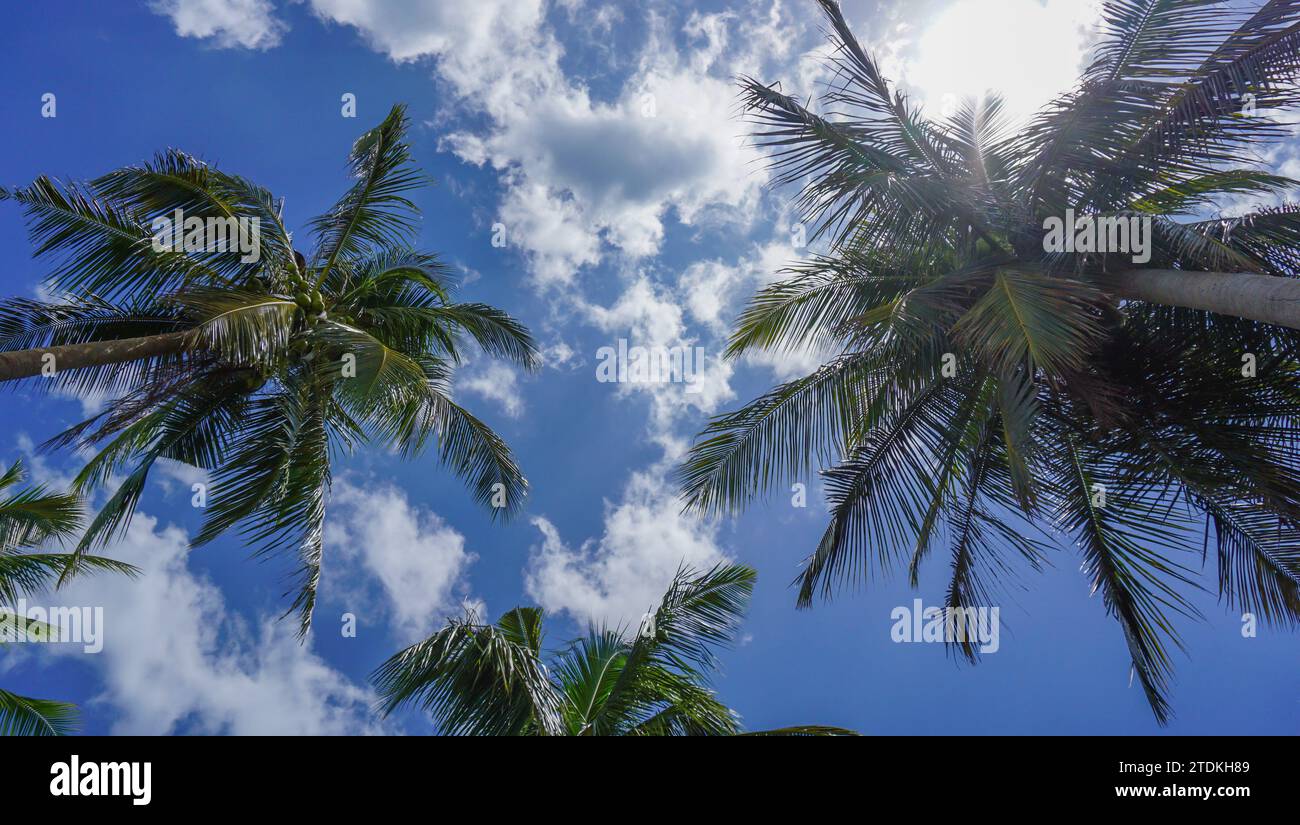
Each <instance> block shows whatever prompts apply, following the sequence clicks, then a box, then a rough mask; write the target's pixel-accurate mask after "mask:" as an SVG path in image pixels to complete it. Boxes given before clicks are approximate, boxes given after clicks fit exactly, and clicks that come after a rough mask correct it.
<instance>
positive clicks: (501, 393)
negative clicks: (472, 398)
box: [456, 363, 524, 418]
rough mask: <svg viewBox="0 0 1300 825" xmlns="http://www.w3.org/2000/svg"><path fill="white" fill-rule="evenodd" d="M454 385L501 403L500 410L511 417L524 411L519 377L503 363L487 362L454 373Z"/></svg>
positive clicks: (517, 415) (515, 416)
mask: <svg viewBox="0 0 1300 825" xmlns="http://www.w3.org/2000/svg"><path fill="white" fill-rule="evenodd" d="M456 386H457V388H459V389H462V390H464V391H465V392H468V393H472V394H473V395H477V396H479V397H481V398H486V399H487V400H489V401H495V402H496V403H498V404H500V405H501V411H502V412H504V413H505V414H506V415H508V416H510V417H511V418H518V417H519V416H521V415H523V413H524V398H523V396H522V395H521V394H520V392H519V379H518V376H517V375H516V374H515V371H514V370H513V369H511V368H510V367H508V366H506V365H505V364H499V363H488V364H487V365H486V366H484V367H483V368H481V369H477V368H473V367H471V368H469V371H468V372H461V373H458V374H457V375H456Z"/></svg>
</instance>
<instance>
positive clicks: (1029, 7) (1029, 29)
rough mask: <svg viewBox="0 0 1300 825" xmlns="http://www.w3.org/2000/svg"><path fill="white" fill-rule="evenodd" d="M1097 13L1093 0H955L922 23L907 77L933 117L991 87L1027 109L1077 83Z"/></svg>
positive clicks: (1013, 107) (1014, 109) (1012, 107)
mask: <svg viewBox="0 0 1300 825" xmlns="http://www.w3.org/2000/svg"><path fill="white" fill-rule="evenodd" d="M1097 19H1098V7H1097V4H1096V3H1095V2H1092V0H956V2H954V3H952V4H951V5H949V6H948V7H947V8H946V9H945V10H944V11H942V12H941V13H940V14H939V15H938V16H937V17H935V18H934V20H933V22H932V23H930V24H929V25H928V26H927V27H925V28H924V29H922V31H921V34H920V36H919V37H918V38H917V40H916V43H915V49H914V50H913V54H914V57H913V58H912V59H910V60H907V61H906V62H905V64H904V72H905V77H904V80H905V81H906V82H907V83H908V84H909V85H910V86H911V87H912V88H913V90H914V92H916V93H917V95H918V99H919V100H920V101H921V102H922V103H924V104H925V107H926V111H927V113H929V114H930V115H931V116H932V117H935V116H940V115H941V114H942V113H943V112H944V111H945V110H946V111H948V112H950V111H951V109H952V107H953V106H954V105H955V103H956V102H957V101H960V100H961V99H962V98H965V97H968V96H974V97H978V96H979V95H981V94H983V93H984V92H985V91H988V90H994V91H998V92H1001V93H1002V94H1003V95H1004V96H1005V97H1006V99H1007V111H1008V113H1009V114H1011V115H1013V116H1018V117H1025V116H1028V115H1030V114H1032V113H1033V112H1034V111H1035V110H1037V109H1038V107H1040V106H1042V105H1043V104H1044V103H1047V102H1048V101H1050V100H1051V99H1052V98H1053V97H1055V96H1056V95H1058V94H1060V93H1061V92H1064V91H1065V90H1067V89H1069V88H1070V87H1071V86H1073V85H1074V82H1075V80H1077V79H1078V76H1079V72H1080V71H1081V69H1082V68H1083V64H1084V59H1085V56H1086V53H1087V46H1088V42H1089V40H1090V35H1091V32H1092V29H1093V26H1094V24H1095V21H1096V20H1097Z"/></svg>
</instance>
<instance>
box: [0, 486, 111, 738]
mask: <svg viewBox="0 0 1300 825" xmlns="http://www.w3.org/2000/svg"><path fill="white" fill-rule="evenodd" d="M24 475H25V473H24V470H23V466H22V462H14V463H13V464H11V465H10V466H9V468H8V469H7V470H5V471H4V472H3V473H0V491H6V492H5V497H4V498H3V499H0V608H7V610H6V611H5V612H4V613H3V614H0V622H3V623H4V624H5V625H7V626H6V627H5V628H4V631H3V632H0V644H3V643H4V642H6V641H9V642H13V641H16V640H17V637H19V636H28V635H31V636H33V637H35V636H37V634H41V633H48V632H51V631H52V630H53V628H50V627H49V626H46V625H42V624H40V623H39V622H35V621H33V620H30V619H28V618H27V617H26V616H20V615H18V614H17V612H16V607H15V605H16V602H17V601H18V599H19V598H20V597H22V596H24V595H30V594H32V593H35V592H38V591H40V590H42V589H43V588H45V587H46V586H48V585H49V584H50V583H52V582H53V581H54V580H55V579H56V578H57V577H58V576H59V575H60V574H61V573H62V571H63V570H64V569H65V568H66V567H67V565H68V563H69V561H71V558H72V557H71V554H68V553H48V552H32V551H33V550H34V549H36V548H38V547H40V546H41V545H44V544H47V543H49V542H51V541H57V540H61V539H67V538H70V537H72V536H74V535H76V533H77V531H78V529H79V528H80V526H81V523H82V518H83V516H84V508H83V507H82V505H81V501H80V500H79V499H78V498H77V497H76V496H74V495H71V494H68V493H51V492H48V491H47V490H46V489H45V488H44V487H42V486H35V487H25V488H23V489H19V490H12V491H11V488H13V487H14V486H15V485H17V484H21V483H22V481H23V478H24ZM78 569H80V570H100V571H106V572H112V573H124V574H127V575H135V573H136V569H135V568H134V567H132V566H131V565H129V564H124V563H122V562H118V561H113V560H112V559H106V558H103V557H100V556H86V557H85V558H84V559H82V561H81V564H80V565H79V567H78ZM76 725H77V708H76V706H75V705H72V704H69V703H67V702H57V701H54V700H51V699H33V698H31V697H28V696H19V695H18V694H16V693H10V692H9V691H7V690H3V689H0V736H58V735H63V734H67V733H71V732H72V731H73V730H75V729H76Z"/></svg>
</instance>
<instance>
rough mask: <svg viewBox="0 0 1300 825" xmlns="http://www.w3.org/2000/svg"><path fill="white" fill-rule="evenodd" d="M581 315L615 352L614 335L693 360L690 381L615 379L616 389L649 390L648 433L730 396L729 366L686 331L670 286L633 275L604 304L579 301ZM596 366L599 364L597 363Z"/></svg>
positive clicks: (661, 431)
mask: <svg viewBox="0 0 1300 825" xmlns="http://www.w3.org/2000/svg"><path fill="white" fill-rule="evenodd" d="M582 310H583V312H584V314H585V317H586V320H587V321H588V322H589V323H591V324H592V325H593V326H595V327H596V328H598V329H600V330H601V331H602V332H604V333H606V334H607V335H608V336H609V337H608V339H607V343H606V346H608V347H610V348H612V349H614V350H615V352H617V347H618V340H619V339H623V340H625V341H626V342H627V344H626V346H627V348H628V349H629V351H630V349H631V348H632V347H642V348H646V349H647V350H655V351H658V352H664V353H670V352H674V351H676V352H679V353H680V354H681V355H682V357H684V358H690V359H691V362H692V364H693V370H692V377H691V380H690V381H689V382H688V381H684V380H681V377H677V380H644V381H625V382H622V383H619V384H618V385H617V387H618V390H617V391H618V393H619V394H620V395H629V394H632V393H648V394H649V396H650V398H651V401H652V407H651V421H650V428H651V434H652V435H653V436H655V437H656V438H657V439H659V440H660V441H662V440H664V439H666V438H667V437H668V436H669V434H670V433H671V430H672V428H673V425H674V424H675V423H676V422H677V420H678V418H679V417H680V416H681V415H683V414H685V413H687V412H689V411H691V410H696V411H699V412H703V413H706V414H709V413H713V412H716V411H717V410H718V409H719V407H721V405H722V404H724V403H726V402H727V401H730V400H731V399H732V398H734V397H735V393H734V391H733V390H732V389H731V381H730V379H731V375H732V371H733V367H732V365H731V364H730V363H729V362H727V361H724V360H723V359H722V358H721V353H720V351H719V349H718V347H717V346H716V345H708V346H706V345H703V344H702V342H701V341H700V340H699V339H698V338H697V337H695V336H692V335H691V334H689V332H688V328H687V324H686V322H685V319H684V317H683V312H682V308H681V305H680V302H679V300H678V299H677V297H676V296H675V295H674V294H673V291H672V290H671V289H670V288H668V287H665V286H663V285H661V284H657V283H655V282H654V281H652V280H651V279H650V278H649V277H647V276H645V275H644V274H642V275H639V276H638V277H636V278H635V279H634V280H633V281H632V282H631V283H630V284H629V285H628V286H627V287H626V288H625V289H624V291H623V292H622V293H621V294H620V295H619V297H618V299H617V300H616V301H615V302H614V303H612V304H611V305H609V306H602V305H599V304H586V303H584V304H583V305H582ZM597 369H599V367H597Z"/></svg>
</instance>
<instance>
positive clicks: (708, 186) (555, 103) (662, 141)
mask: <svg viewBox="0 0 1300 825" xmlns="http://www.w3.org/2000/svg"><path fill="white" fill-rule="evenodd" d="M311 3H312V8H313V9H314V10H315V11H316V13H317V14H318V15H319V16H321V17H322V18H324V19H326V20H332V21H334V22H338V23H343V24H346V25H350V26H354V27H356V28H357V29H358V30H359V31H360V32H361V33H362V34H363V36H364V37H365V38H366V40H367V42H369V43H370V45H371V46H372V47H373V48H375V49H377V50H379V51H382V52H384V53H385V54H387V55H388V56H389V57H391V58H392V59H394V60H399V61H405V60H413V59H416V58H420V57H429V58H433V59H434V60H435V61H436V66H437V71H438V74H439V76H440V77H441V78H442V79H443V80H444V81H446V83H447V84H448V86H449V88H450V89H451V90H452V91H453V92H454V94H455V96H456V98H457V99H458V100H459V101H460V102H461V103H462V104H464V105H466V106H467V107H469V108H470V109H472V110H474V111H476V112H478V113H481V114H484V115H486V116H487V121H488V125H487V126H486V127H485V128H482V129H476V130H474V131H460V132H456V133H454V134H451V135H449V136H447V137H446V139H445V140H444V142H443V145H444V146H445V147H446V148H448V149H450V150H451V151H453V152H455V153H456V154H457V155H458V156H459V157H460V158H462V159H463V160H465V161H466V162H468V163H473V164H476V165H484V164H489V165H491V166H492V167H493V168H495V169H498V170H500V172H501V175H502V183H503V185H504V186H505V189H506V192H505V195H504V197H503V199H502V203H501V205H500V212H499V214H500V218H501V220H502V222H503V223H504V224H505V225H506V227H507V232H508V237H509V239H510V242H511V244H512V245H514V246H517V247H519V248H521V249H522V250H523V251H524V252H525V254H526V255H527V256H528V259H529V261H530V264H531V268H532V271H533V274H534V275H535V277H536V279H537V281H538V283H539V284H541V285H544V286H554V285H564V284H568V283H570V282H572V280H573V278H574V276H575V273H576V272H577V271H578V270H580V269H581V268H582V267H585V266H591V265H594V264H597V263H599V262H600V261H601V260H602V259H603V257H604V250H605V248H606V247H609V248H612V249H614V250H616V251H617V252H618V253H619V254H620V255H623V256H625V257H627V258H629V259H633V260H635V259H638V258H643V257H646V256H648V255H653V254H655V253H656V252H657V251H658V250H659V248H660V245H661V244H662V241H663V237H664V222H665V220H666V219H667V218H668V216H669V215H670V214H672V215H673V216H675V217H676V219H677V220H680V221H681V222H683V223H685V224H695V223H700V222H710V221H726V220H742V221H743V220H745V219H746V218H747V217H748V216H750V215H751V214H752V211H753V208H754V205H755V204H756V202H757V200H758V196H759V187H760V186H761V183H762V182H763V180H764V175H763V173H762V171H761V167H760V166H759V165H758V164H756V163H754V161H755V160H757V153H756V152H755V151H754V149H753V148H752V147H748V146H746V145H745V142H744V140H743V139H742V138H740V137H739V136H738V131H739V130H738V129H737V128H736V123H735V121H734V120H733V119H732V116H731V115H732V110H733V108H734V107H733V104H734V101H735V88H734V86H733V84H732V81H731V78H730V77H729V76H727V75H724V74H722V73H721V71H719V73H718V74H717V75H710V74H707V73H702V72H701V71H700V69H701V68H703V69H708V68H709V67H710V66H712V65H713V63H714V62H715V59H716V57H717V53H718V50H719V46H718V45H717V44H716V43H714V42H713V41H712V40H711V39H710V37H709V36H705V37H703V38H702V40H703V45H701V46H700V47H699V49H698V50H697V52H694V53H686V54H680V53H679V51H678V49H677V47H676V46H675V44H674V37H673V32H671V31H668V30H666V24H665V22H664V21H663V20H662V19H660V18H659V17H658V16H657V15H656V14H655V13H653V12H651V13H650V22H651V36H650V38H649V40H648V42H647V43H646V44H645V46H644V48H643V49H642V50H641V52H640V54H639V57H638V59H637V64H636V68H635V70H634V71H633V72H632V74H631V75H630V76H629V77H628V78H627V79H626V80H625V82H624V83H623V84H622V88H621V89H620V90H619V91H618V92H617V94H615V95H614V96H613V97H612V99H609V100H596V99H593V97H592V96H591V94H590V92H589V90H588V88H587V87H586V86H584V85H581V84H580V83H575V82H573V81H572V80H571V79H570V78H569V77H567V76H566V75H565V72H564V70H563V69H562V68H561V65H560V59H561V56H562V55H563V52H564V50H563V47H562V46H561V44H560V43H559V41H558V40H557V38H556V37H555V34H554V32H553V31H552V30H551V29H550V27H549V26H548V25H547V23H546V19H545V7H544V4H543V3H542V2H540V0H484V1H482V2H476V3H472V4H468V3H467V4H460V3H425V2H415V0H311ZM569 10H570V12H573V13H577V12H576V6H575V5H570V7H569ZM692 20H693V21H694V22H692V24H691V32H694V33H695V34H696V35H701V34H704V33H705V32H706V31H707V32H712V33H716V32H717V31H718V30H719V27H721V26H723V25H724V23H725V22H727V21H723V20H722V19H718V20H716V21H709V22H707V23H705V22H702V21H700V20H698V19H696V18H692ZM695 39H696V40H701V37H699V36H697V37H695Z"/></svg>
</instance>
